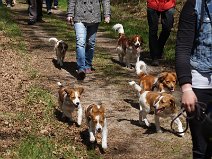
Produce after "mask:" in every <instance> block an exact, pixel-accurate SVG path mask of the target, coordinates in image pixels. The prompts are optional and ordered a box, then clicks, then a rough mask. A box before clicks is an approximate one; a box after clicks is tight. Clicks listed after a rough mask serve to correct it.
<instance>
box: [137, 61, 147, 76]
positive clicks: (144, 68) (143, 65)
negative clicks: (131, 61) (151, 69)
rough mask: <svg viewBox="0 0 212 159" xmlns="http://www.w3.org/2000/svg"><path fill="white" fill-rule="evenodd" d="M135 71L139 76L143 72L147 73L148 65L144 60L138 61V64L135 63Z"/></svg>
mask: <svg viewBox="0 0 212 159" xmlns="http://www.w3.org/2000/svg"><path fill="white" fill-rule="evenodd" d="M135 71H136V74H137V75H138V76H140V74H141V73H145V74H147V65H146V63H145V62H144V61H139V60H138V61H137V62H136V64H135Z"/></svg>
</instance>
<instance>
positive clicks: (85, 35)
mask: <svg viewBox="0 0 212 159" xmlns="http://www.w3.org/2000/svg"><path fill="white" fill-rule="evenodd" d="M101 8H103V11H101ZM102 13H103V17H104V21H105V22H106V23H109V22H110V14H111V12H110V0H102V1H101V0H97V1H96V0H89V1H81V0H69V1H68V8H67V21H68V22H69V23H73V25H74V30H75V34H76V61H77V72H78V80H84V78H85V75H86V74H87V73H91V72H92V61H93V56H94V49H95V42H96V33H97V30H98V26H99V23H100V22H101V16H102Z"/></svg>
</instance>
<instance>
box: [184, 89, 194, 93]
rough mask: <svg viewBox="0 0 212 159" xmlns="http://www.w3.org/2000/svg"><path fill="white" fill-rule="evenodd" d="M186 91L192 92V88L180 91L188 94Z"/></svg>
mask: <svg viewBox="0 0 212 159" xmlns="http://www.w3.org/2000/svg"><path fill="white" fill-rule="evenodd" d="M188 91H193V90H192V88H187V89H184V90H182V92H183V93H185V92H188Z"/></svg>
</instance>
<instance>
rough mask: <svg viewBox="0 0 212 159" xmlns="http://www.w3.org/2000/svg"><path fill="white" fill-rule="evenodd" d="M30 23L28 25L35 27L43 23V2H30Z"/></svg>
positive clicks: (35, 0) (31, 0)
mask: <svg viewBox="0 0 212 159" xmlns="http://www.w3.org/2000/svg"><path fill="white" fill-rule="evenodd" d="M28 3H29V9H28V10H29V21H28V25H34V24H35V23H36V22H43V20H42V17H43V14H42V7H43V0H29V1H28Z"/></svg>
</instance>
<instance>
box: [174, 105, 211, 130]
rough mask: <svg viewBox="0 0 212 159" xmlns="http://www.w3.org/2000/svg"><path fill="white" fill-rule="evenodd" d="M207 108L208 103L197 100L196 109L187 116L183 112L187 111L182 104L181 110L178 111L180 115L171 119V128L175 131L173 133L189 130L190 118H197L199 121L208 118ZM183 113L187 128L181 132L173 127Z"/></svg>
mask: <svg viewBox="0 0 212 159" xmlns="http://www.w3.org/2000/svg"><path fill="white" fill-rule="evenodd" d="M206 109H207V105H206V104H205V103H203V102H196V104H195V111H194V112H193V113H192V114H190V115H189V116H185V115H184V114H183V113H184V112H185V108H184V107H183V106H182V108H181V110H180V112H179V113H178V115H177V116H176V117H175V118H173V119H172V121H171V124H170V126H171V130H172V131H173V133H175V134H182V133H185V132H186V131H187V130H188V121H189V120H192V119H196V120H197V121H199V122H204V120H205V119H206V116H207V114H206ZM181 115H183V116H184V117H185V119H186V127H185V129H184V130H183V131H182V132H179V131H176V130H175V129H174V128H173V123H174V121H175V120H176V119H177V118H179V117H180V116H181Z"/></svg>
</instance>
